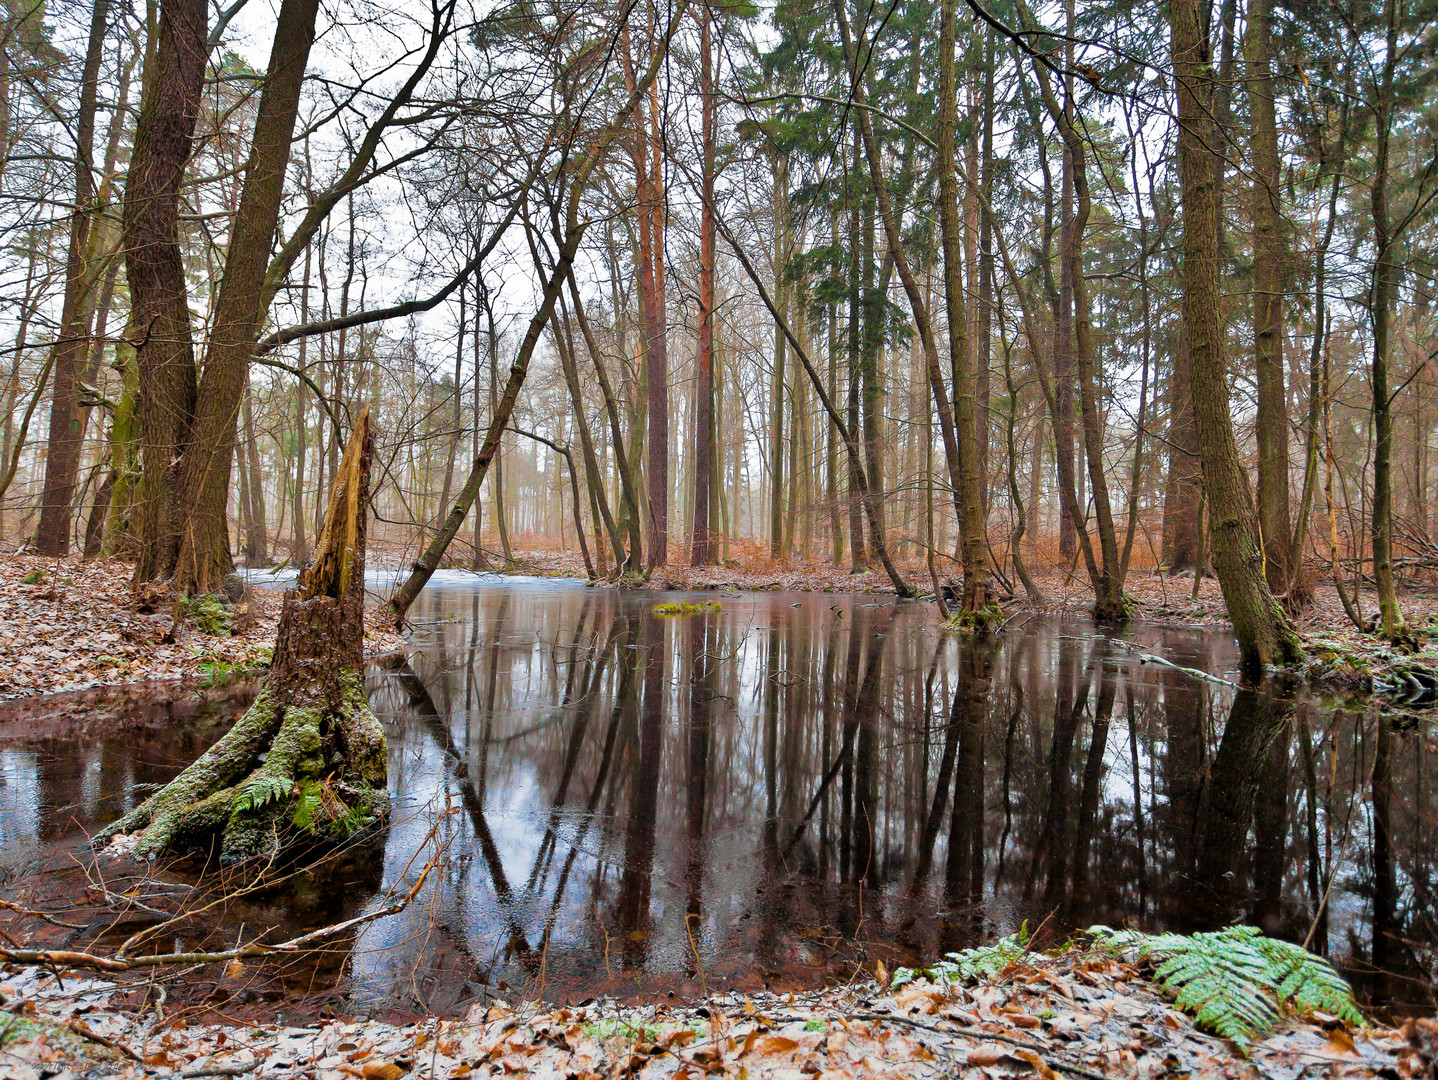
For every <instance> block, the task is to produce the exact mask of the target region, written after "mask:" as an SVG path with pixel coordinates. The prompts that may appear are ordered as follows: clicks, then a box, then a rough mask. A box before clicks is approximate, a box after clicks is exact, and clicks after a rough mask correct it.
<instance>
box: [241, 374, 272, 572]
mask: <svg viewBox="0 0 1438 1080" xmlns="http://www.w3.org/2000/svg"><path fill="white" fill-rule="evenodd" d="M253 396H254V395H253V394H251V393H250V387H249V385H248V383H247V384H246V385H245V399H244V409H245V416H244V423H245V452H244V454H243V455H242V456H243V457H244V458H245V459H246V460H247V464H248V466H249V470H250V476H249V481H250V482H249V489H250V491H249V495H250V514H249V519H250V527H249V530H248V532H247V533H246V535H245V565H246V566H251V567H253V566H269V565H270V546H269V529H268V528H267V527H266V525H265V484H264V477H263V474H262V473H261V472H260V444H259V440H258V439H257V438H256V437H255V410H254V404H253V402H252V400H251V399H252V398H253Z"/></svg>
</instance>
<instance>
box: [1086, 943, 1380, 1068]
mask: <svg viewBox="0 0 1438 1080" xmlns="http://www.w3.org/2000/svg"><path fill="white" fill-rule="evenodd" d="M1088 932H1089V933H1090V934H1092V935H1093V936H1094V938H1095V939H1097V940H1098V941H1099V943H1101V944H1103V945H1107V946H1112V947H1116V948H1120V949H1136V950H1137V951H1138V955H1139V957H1140V958H1144V959H1150V958H1151V959H1154V960H1157V961H1159V965H1158V970H1157V971H1156V972H1154V978H1155V979H1157V980H1158V982H1159V984H1160V985H1161V986H1162V987H1163V988H1164V989H1165V990H1168V991H1171V992H1172V993H1174V994H1175V995H1176V999H1175V1002H1174V1004H1176V1005H1177V1006H1178V1007H1179V1008H1181V1009H1184V1010H1186V1011H1188V1012H1191V1013H1192V1014H1193V1015H1194V1018H1195V1019H1196V1020H1197V1022H1198V1024H1199V1026H1200V1027H1204V1028H1207V1029H1208V1030H1210V1031H1212V1032H1214V1033H1215V1034H1217V1035H1221V1036H1223V1037H1224V1038H1226V1039H1232V1040H1233V1042H1234V1043H1235V1044H1236V1045H1237V1046H1238V1048H1239V1049H1240V1050H1241V1051H1243V1052H1244V1053H1245V1054H1246V1053H1247V1052H1248V1047H1249V1044H1250V1043H1251V1042H1252V1041H1253V1040H1254V1039H1262V1038H1265V1037H1266V1036H1267V1035H1269V1034H1270V1033H1271V1032H1272V1031H1273V1029H1274V1028H1275V1027H1276V1026H1277V1024H1278V1021H1279V1019H1280V1018H1281V1017H1282V1016H1283V1013H1284V1010H1285V1009H1288V1010H1292V1011H1293V1012H1296V1013H1299V1014H1309V1013H1313V1012H1315V1011H1321V1012H1326V1013H1331V1014H1333V1015H1334V1016H1337V1017H1339V1018H1340V1019H1342V1020H1344V1021H1345V1022H1347V1023H1350V1024H1352V1025H1354V1026H1355V1027H1361V1026H1363V1024H1364V1020H1363V1016H1362V1014H1361V1013H1360V1012H1359V1011H1358V1006H1357V1004H1356V1003H1355V1002H1354V1000H1353V990H1352V988H1351V987H1350V986H1349V985H1348V983H1347V982H1346V981H1345V980H1344V979H1343V977H1342V976H1341V975H1339V974H1338V972H1336V971H1334V970H1333V967H1332V965H1330V964H1329V963H1328V961H1327V960H1324V959H1323V958H1322V957H1319V956H1314V955H1313V954H1312V953H1310V952H1309V951H1308V950H1306V949H1304V948H1303V947H1302V946H1299V945H1293V944H1290V943H1289V942H1287V941H1279V940H1277V939H1275V938H1270V937H1265V936H1264V935H1263V934H1261V933H1259V932H1258V931H1257V930H1256V929H1254V928H1253V927H1251V926H1230V927H1227V928H1225V929H1223V930H1218V931H1216V932H1214V933H1208V934H1193V935H1186V934H1152V935H1151V934H1141V933H1139V932H1137V931H1135V930H1113V929H1110V928H1109V927H1107V926H1092V927H1090V928H1089V931H1088Z"/></svg>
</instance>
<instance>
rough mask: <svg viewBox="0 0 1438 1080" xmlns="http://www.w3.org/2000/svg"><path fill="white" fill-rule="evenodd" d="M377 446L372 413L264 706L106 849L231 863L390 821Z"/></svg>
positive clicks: (282, 636)
mask: <svg viewBox="0 0 1438 1080" xmlns="http://www.w3.org/2000/svg"><path fill="white" fill-rule="evenodd" d="M373 452H374V435H373V431H372V428H371V424H370V419H369V409H368V407H366V408H365V409H364V410H363V411H362V412H361V413H360V417H359V420H358V422H357V423H356V425H355V430H354V434H353V435H352V436H351V438H350V442H349V447H348V448H347V449H346V451H345V456H344V463H343V465H342V466H341V467H340V470H339V473H338V475H337V476H336V478H335V479H336V483H335V486H334V489H333V491H332V492H331V494H330V504H329V513H328V514H327V515H326V516H325V529H324V533H323V534H322V535H321V537H320V539H319V542H318V543H317V545H316V555H315V560H314V562H313V563H312V564H310V565H309V566H308V567H306V568H305V570H304V571H303V572H302V573H301V574H300V578H299V582H298V585H297V587H296V588H295V589H293V590H291V591H289V592H287V593H286V594H285V603H284V608H283V610H282V611H281V614H280V625H279V629H278V630H277V631H276V635H275V652H274V660H273V661H272V663H271V665H270V672H269V675H268V676H267V677H266V679H265V686H264V689H263V690H261V692H260V695H259V697H258V698H256V699H255V703H254V704H253V705H251V706H250V708H249V711H248V712H246V713H245V715H244V716H242V717H241V718H240V719H239V721H238V722H237V723H236V724H235V726H234V727H232V728H231V729H230V730H229V731H228V732H226V733H225V735H224V736H223V737H222V738H221V739H220V741H219V742H217V743H216V744H215V745H214V746H212V747H211V748H210V749H209V750H207V751H206V752H205V753H204V754H203V755H201V756H200V758H199V759H198V760H197V761H195V762H194V763H193V764H192V765H190V767H189V768H187V769H186V770H185V771H184V772H182V773H180V775H179V776H177V777H176V778H175V779H174V780H172V781H170V783H169V784H167V785H165V787H164V788H162V789H161V790H160V791H158V792H156V793H155V794H154V795H152V796H150V798H148V799H146V800H145V802H143V803H142V804H140V806H138V807H136V808H135V809H134V810H132V811H130V813H128V814H126V815H125V816H124V817H122V818H120V820H118V821H116V822H114V823H113V824H111V825H108V826H106V828H105V829H103V830H102V831H101V832H100V834H99V836H98V837H97V841H104V840H108V839H110V838H111V837H114V836H119V835H123V834H132V833H133V834H138V837H137V844H136V846H135V849H134V854H135V855H136V856H137V857H142V858H154V857H155V856H157V855H161V854H164V853H169V852H178V851H184V850H190V849H195V848H200V849H203V848H205V847H207V846H208V845H210V844H212V843H213V842H214V841H215V840H216V839H218V841H219V854H220V858H221V860H222V861H223V862H227V863H234V862H244V861H248V860H251V859H267V858H271V857H273V856H274V855H275V854H276V853H277V852H278V851H279V850H280V849H281V848H286V847H290V846H292V845H304V844H309V843H315V842H326V841H342V840H347V839H349V838H351V837H352V836H353V835H354V834H355V833H356V832H358V831H360V830H363V829H367V828H370V827H372V826H374V825H376V824H378V823H380V822H382V821H383V820H384V819H385V818H386V817H387V815H388V813H389V795H388V792H387V790H386V766H387V756H388V752H387V747H386V744H385V736H384V729H383V728H382V727H381V726H380V723H379V721H378V720H377V719H376V718H375V715H374V713H372V712H371V711H370V707H369V701H368V699H367V698H366V697H365V692H364V683H363V680H362V677H361V676H362V671H363V662H364V564H365V531H366V528H365V522H366V519H367V517H368V515H369V471H370V462H371V458H372V456H373Z"/></svg>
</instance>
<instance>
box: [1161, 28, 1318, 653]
mask: <svg viewBox="0 0 1438 1080" xmlns="http://www.w3.org/2000/svg"><path fill="white" fill-rule="evenodd" d="M1169 17H1170V31H1171V38H1172V49H1173V61H1174V69H1175V72H1176V81H1177V86H1178V116H1179V136H1178V151H1179V179H1180V184H1181V187H1182V195H1183V320H1184V323H1185V324H1186V326H1187V328H1188V334H1189V357H1190V363H1191V365H1192V369H1193V370H1192V385H1193V410H1194V422H1195V425H1196V427H1197V429H1198V436H1199V446H1200V457H1201V460H1202V463H1203V485H1204V491H1205V494H1206V496H1207V502H1208V514H1209V539H1210V541H1211V546H1212V549H1213V554H1212V559H1213V567H1214V571H1215V572H1216V573H1217V574H1218V579H1219V584H1220V585H1221V586H1222V588H1223V599H1224V604H1225V606H1226V607H1227V609H1228V615H1229V618H1230V619H1231V620H1232V622H1233V629H1234V633H1235V635H1236V636H1237V637H1238V643H1239V649H1240V651H1241V653H1242V657H1243V664H1244V667H1245V669H1246V671H1247V673H1248V674H1250V675H1252V674H1254V673H1256V671H1258V670H1261V669H1262V668H1263V667H1264V666H1267V665H1273V664H1294V663H1297V662H1298V661H1299V660H1300V659H1301V658H1302V656H1303V650H1302V646H1301V645H1300V643H1299V640H1298V636H1297V634H1296V633H1295V632H1294V630H1293V626H1292V625H1291V624H1290V623H1289V621H1288V617H1287V616H1286V615H1285V614H1284V613H1283V610H1282V608H1280V607H1279V606H1278V604H1277V603H1276V602H1275V601H1274V599H1273V595H1272V594H1271V593H1270V592H1269V591H1268V586H1267V584H1266V583H1265V581H1264V578H1263V572H1262V567H1261V565H1260V561H1259V552H1258V547H1257V545H1256V544H1255V542H1254V538H1253V535H1252V532H1251V523H1252V521H1253V504H1252V500H1251V498H1250V496H1249V493H1248V480H1247V476H1246V475H1245V474H1244V472H1243V467H1242V465H1241V464H1240V462H1239V460H1238V447H1237V444H1236V443H1235V440H1234V435H1233V421H1232V418H1231V417H1230V415H1229V409H1228V382H1227V372H1226V371H1225V369H1224V363H1223V342H1222V337H1221V326H1220V322H1219V304H1218V301H1219V287H1218V217H1217V206H1216V196H1217V188H1216V185H1215V184H1214V176H1213V172H1214V162H1213V155H1214V154H1216V153H1218V152H1219V151H1218V149H1217V148H1218V142H1217V139H1218V133H1217V132H1216V131H1215V125H1214V122H1213V113H1212V105H1213V95H1214V85H1215V78H1214V70H1213V66H1212V62H1211V57H1210V55H1209V48H1208V41H1207V39H1206V37H1205V36H1204V34H1203V32H1202V27H1201V22H1200V16H1199V4H1198V0H1171V2H1170V6H1169Z"/></svg>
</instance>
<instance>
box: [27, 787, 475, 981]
mask: <svg viewBox="0 0 1438 1080" xmlns="http://www.w3.org/2000/svg"><path fill="white" fill-rule="evenodd" d="M452 813H457V811H456V810H446V811H445V812H443V813H442V814H440V816H439V818H438V820H436V821H435V823H434V824H433V825H431V826H430V830H429V833H428V835H426V836H425V838H424V841H423V843H421V844H420V850H423V848H424V847H425V845H427V844H428V843H429V842H430V841H431V840H432V839H433V838H434V836H435V832H436V830H437V829H438V828H439V824H440V822H442V821H443V820H444V819H445V818H446V817H448V816H449V815H450V814H452ZM442 853H443V849H442V848H441V849H440V850H439V851H436V852H435V853H434V855H433V856H432V857H431V858H430V860H429V861H428V862H427V863H425V865H424V869H423V870H421V871H420V875H419V878H418V880H416V881H415V883H414V885H412V886H411V887H410V890H409V891H408V892H407V893H405V894H404V896H402V897H401V898H400V899H398V900H396V901H395V902H394V903H392V904H388V905H386V906H385V907H382V908H380V909H379V910H377V911H371V912H369V913H367V914H365V915H356V916H355V917H354V918H353V919H346V920H345V921H344V922H338V923H332V924H331V925H329V926H322V927H320V928H319V929H318V930H311V931H310V932H309V933H308V934H301V935H300V936H299V937H295V938H290V940H289V941H282V942H279V943H278V944H275V945H266V944H264V943H263V942H259V941H252V942H250V943H249V944H248V945H241V946H239V947H238V948H234V949H225V950H224V951H222V952H188V953H157V954H152V955H148V956H135V957H124V958H122V959H116V958H114V957H108V956H96V955H95V954H94V953H86V952H68V951H64V950H56V949H5V948H0V960H5V961H7V962H9V963H13V964H41V965H46V966H50V967H57V968H66V967H75V968H91V969H93V970H95V971H112V972H117V971H135V970H137V969H139V968H153V967H159V966H161V965H167V964H218V963H223V962H226V961H229V960H249V959H253V958H255V957H259V956H271V955H274V954H276V953H297V952H299V951H300V950H301V949H304V948H306V947H308V946H311V945H314V944H316V943H317V942H320V941H325V940H327V939H329V938H332V937H336V936H338V935H340V934H343V933H345V932H346V931H348V930H353V929H355V928H356V927H358V926H363V925H364V924H365V923H370V922H374V921H375V920H376V919H383V918H386V917H388V916H390V915H398V914H399V913H400V912H401V911H403V910H404V909H405V908H407V907H408V906H409V905H410V903H411V901H413V900H414V898H415V897H416V896H418V895H419V891H420V889H422V888H423V887H424V883H425V882H426V881H427V880H428V879H429V875H430V873H431V872H432V871H433V870H434V868H435V867H436V866H437V865H438V863H439V857H440V855H441V854H442Z"/></svg>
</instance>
